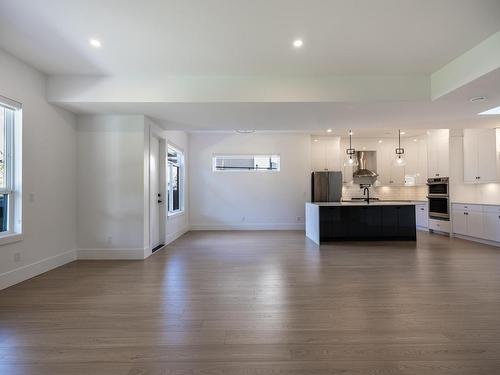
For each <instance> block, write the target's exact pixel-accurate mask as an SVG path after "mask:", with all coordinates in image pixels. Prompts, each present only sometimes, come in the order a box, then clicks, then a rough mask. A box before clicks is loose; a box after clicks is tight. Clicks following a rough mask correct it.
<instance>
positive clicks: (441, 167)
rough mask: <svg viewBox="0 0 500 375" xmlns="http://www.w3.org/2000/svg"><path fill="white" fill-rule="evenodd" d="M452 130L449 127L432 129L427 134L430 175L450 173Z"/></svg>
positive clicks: (439, 175) (428, 172)
mask: <svg viewBox="0 0 500 375" xmlns="http://www.w3.org/2000/svg"><path fill="white" fill-rule="evenodd" d="M449 150H450V132H449V130H448V129H435V130H430V131H429V134H428V135H427V174H428V177H449V175H450V157H449V152H450V151H449Z"/></svg>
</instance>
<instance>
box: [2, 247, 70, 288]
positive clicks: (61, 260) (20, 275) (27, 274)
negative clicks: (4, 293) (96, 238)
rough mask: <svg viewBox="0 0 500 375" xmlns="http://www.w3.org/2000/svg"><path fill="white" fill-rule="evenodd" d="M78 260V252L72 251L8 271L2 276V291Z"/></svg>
mask: <svg viewBox="0 0 500 375" xmlns="http://www.w3.org/2000/svg"><path fill="white" fill-rule="evenodd" d="M74 260H76V251H75V250H70V251H66V252H65V253H61V254H57V255H54V256H51V257H48V258H45V259H42V260H40V261H38V262H35V263H31V264H27V265H25V266H22V267H19V268H16V269H13V270H11V271H7V272H5V273H2V274H0V290H1V289H5V288H8V287H9V286H12V285H14V284H17V283H20V282H22V281H25V280H28V279H31V278H32V277H35V276H38V275H40V274H42V273H45V272H47V271H50V270H52V269H54V268H57V267H60V266H62V265H65V264H66V263H69V262H72V261H74Z"/></svg>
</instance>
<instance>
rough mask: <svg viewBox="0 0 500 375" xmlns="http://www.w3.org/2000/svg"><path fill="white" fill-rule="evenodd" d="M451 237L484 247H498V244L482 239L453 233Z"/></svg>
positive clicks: (499, 244)
mask: <svg viewBox="0 0 500 375" xmlns="http://www.w3.org/2000/svg"><path fill="white" fill-rule="evenodd" d="M453 237H456V238H460V239H462V240H467V241H472V242H479V243H482V244H485V245H491V246H496V247H500V242H496V241H490V240H485V239H483V238H477V237H469V236H463V235H461V234H457V233H453Z"/></svg>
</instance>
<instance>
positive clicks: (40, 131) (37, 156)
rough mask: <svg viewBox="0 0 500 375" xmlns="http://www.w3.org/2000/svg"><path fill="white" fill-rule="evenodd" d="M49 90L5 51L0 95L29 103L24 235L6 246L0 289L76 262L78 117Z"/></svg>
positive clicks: (0, 260)
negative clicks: (51, 99) (49, 98)
mask: <svg viewBox="0 0 500 375" xmlns="http://www.w3.org/2000/svg"><path fill="white" fill-rule="evenodd" d="M45 89H46V82H45V76H43V75H42V74H40V73H39V72H38V71H36V70H35V69H33V68H31V67H29V66H27V65H26V64H24V63H23V62H21V61H20V60H18V59H16V58H14V57H12V56H11V55H8V54H7V53H5V52H3V51H2V50H0V95H2V96H5V97H8V98H11V99H14V100H16V101H18V102H20V103H22V104H23V125H22V126H23V233H24V236H23V240H22V241H21V242H17V243H13V244H9V245H3V246H0V289H1V288H4V287H7V286H9V285H12V284H14V283H16V282H19V281H22V280H24V279H26V278H29V277H32V276H35V275H36V274H38V273H41V272H44V271H47V270H49V269H51V268H53V267H56V266H59V265H61V264H64V263H66V262H68V261H71V260H74V259H75V247H76V244H75V239H76V184H75V182H76V172H75V170H76V153H75V147H76V130H75V117H74V115H72V114H70V113H69V112H67V111H65V110H62V109H59V108H57V107H54V106H52V105H50V104H48V103H47V102H46V100H45ZM30 194H33V195H32V196H33V201H30V200H29V199H28V197H29V196H30ZM16 253H19V254H20V261H19V262H14V254H16Z"/></svg>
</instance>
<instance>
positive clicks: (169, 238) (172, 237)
mask: <svg viewBox="0 0 500 375" xmlns="http://www.w3.org/2000/svg"><path fill="white" fill-rule="evenodd" d="M187 232H189V227H187V226H186V227H184V228H182V229H180V230H178V231H176V232H174V233H171V234H169V235H168V236H166V237H165V245H168V244H169V243H172V242H174V241H175V240H176V239H178V238H179V237H180V236H182V235H183V234H186V233H187Z"/></svg>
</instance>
